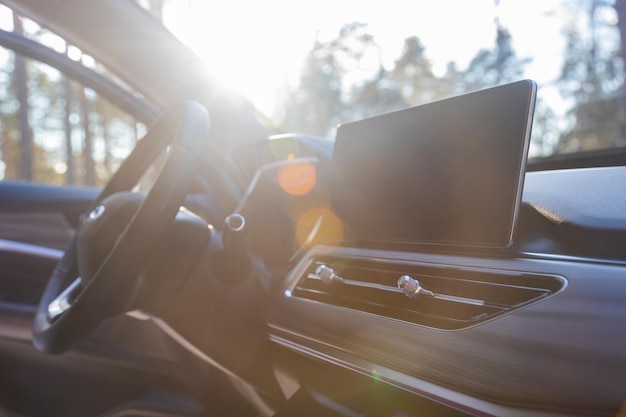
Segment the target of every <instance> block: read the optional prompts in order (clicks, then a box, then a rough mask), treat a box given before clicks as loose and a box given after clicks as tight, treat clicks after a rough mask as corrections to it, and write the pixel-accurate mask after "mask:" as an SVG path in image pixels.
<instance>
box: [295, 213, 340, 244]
mask: <svg viewBox="0 0 626 417" xmlns="http://www.w3.org/2000/svg"><path fill="white" fill-rule="evenodd" d="M343 236H344V228H343V222H342V221H341V219H340V218H339V217H337V215H336V214H335V213H333V212H332V210H329V209H327V208H322V207H318V208H314V209H310V210H307V211H305V212H304V213H303V214H302V215H301V216H300V217H299V218H298V221H297V223H296V241H297V242H298V244H299V245H300V246H304V245H307V246H308V245H314V244H320V243H326V244H328V243H330V242H335V241H339V240H342V239H343Z"/></svg>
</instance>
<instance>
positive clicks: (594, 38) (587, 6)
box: [557, 0, 624, 152]
mask: <svg viewBox="0 0 626 417" xmlns="http://www.w3.org/2000/svg"><path fill="white" fill-rule="evenodd" d="M570 7H571V10H570V13H571V18H570V20H569V22H568V25H567V27H566V28H565V31H564V35H565V39H566V46H565V53H564V60H563V66H562V69H561V75H560V77H559V80H558V84H559V87H560V90H561V94H562V95H563V97H565V98H566V99H569V100H570V101H572V102H573V104H572V107H571V109H570V110H569V112H568V116H569V119H570V125H571V128H569V129H568V130H566V131H564V132H563V133H562V135H561V137H560V138H559V141H558V144H557V150H558V151H559V152H577V151H585V150H592V149H598V148H609V147H613V146H615V145H618V144H619V142H620V141H623V139H622V135H621V130H622V129H623V128H622V126H623V123H624V122H623V120H624V117H623V114H621V112H620V111H619V109H620V99H619V96H620V91H621V89H622V88H623V80H624V70H623V68H624V62H623V59H622V58H621V56H620V49H619V48H620V42H619V39H618V37H619V32H618V31H616V30H615V26H614V24H613V23H612V22H611V20H610V19H608V18H607V15H606V13H600V12H601V11H602V12H604V11H607V10H610V9H611V7H612V6H610V5H609V4H608V3H604V2H600V1H595V0H583V1H580V2H578V3H574V4H573V5H571V6H570ZM616 7H617V5H616ZM581 24H582V25H583V27H581ZM585 24H586V27H585V26H584V25H585Z"/></svg>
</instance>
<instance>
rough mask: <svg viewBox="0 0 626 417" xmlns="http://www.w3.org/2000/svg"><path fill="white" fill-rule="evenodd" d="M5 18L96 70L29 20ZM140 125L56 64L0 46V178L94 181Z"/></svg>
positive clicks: (123, 152) (101, 180) (130, 143)
mask: <svg viewBox="0 0 626 417" xmlns="http://www.w3.org/2000/svg"><path fill="white" fill-rule="evenodd" d="M3 9H4V8H3ZM0 13H2V10H0ZM13 23H14V28H13V29H14V32H16V33H19V34H22V35H24V36H25V37H30V38H39V39H37V40H38V41H40V43H45V42H47V43H49V45H46V46H50V47H52V48H53V49H55V50H57V52H59V50H62V51H63V52H62V53H66V54H67V55H68V56H69V57H70V58H71V59H74V60H76V61H79V62H81V63H82V64H83V65H85V66H88V67H91V69H93V70H96V71H97V72H99V73H102V72H103V70H102V68H99V66H98V64H97V63H96V62H95V61H94V60H93V58H91V57H89V56H86V55H83V54H82V53H81V52H80V50H78V49H77V48H73V47H71V46H70V45H68V44H66V43H65V42H64V41H63V40H62V39H61V38H59V37H58V36H56V35H53V34H51V33H50V32H47V31H46V30H45V29H42V28H40V27H39V26H38V25H37V24H36V23H34V22H32V21H30V20H28V19H20V18H17V17H14V19H13ZM42 40H43V42H41V41H42ZM145 129H146V128H145V125H144V124H143V123H139V122H138V121H137V120H135V118H134V117H133V116H132V115H130V114H128V113H127V112H125V111H123V110H121V109H120V108H118V107H117V106H116V105H114V104H113V103H111V102H110V101H108V100H106V99H104V98H103V97H101V96H99V95H98V94H97V93H96V92H95V91H94V90H92V89H91V88H88V87H86V86H84V85H82V84H80V83H78V82H76V81H74V80H72V79H70V78H68V77H67V76H66V75H64V74H63V73H61V72H60V71H59V70H57V69H56V68H53V67H51V66H49V65H47V64H45V63H42V62H39V61H36V60H33V59H30V58H27V57H25V56H23V55H21V54H18V53H16V52H14V51H12V50H9V49H6V48H2V47H0V180H11V181H32V182H40V183H48V184H70V185H89V186H102V185H103V184H105V183H106V181H107V180H108V179H109V177H110V176H111V174H112V173H113V172H115V170H116V169H117V167H118V166H119V164H120V163H121V161H123V160H124V158H125V157H126V156H127V155H128V153H129V152H130V151H131V150H132V149H133V147H134V145H135V143H136V141H137V140H138V138H140V137H142V136H143V134H144V133H145Z"/></svg>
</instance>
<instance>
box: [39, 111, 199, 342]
mask: <svg viewBox="0 0 626 417" xmlns="http://www.w3.org/2000/svg"><path fill="white" fill-rule="evenodd" d="M208 132H209V116H208V113H207V111H206V109H205V108H204V107H202V106H201V105H200V104H198V103H195V102H185V103H183V104H182V105H181V106H179V107H176V108H174V109H173V110H171V111H168V112H167V113H166V114H164V115H163V116H162V117H160V118H159V119H158V120H157V121H156V122H155V123H154V124H153V125H152V126H151V127H150V129H149V130H148V133H147V134H146V136H145V137H144V138H143V139H142V140H141V141H140V142H139V143H138V145H137V146H136V147H135V149H134V150H133V152H132V153H131V154H130V156H129V157H128V158H127V159H126V160H125V161H124V162H123V163H122V165H121V166H120V167H119V169H118V170H117V172H116V173H115V174H114V175H113V177H112V178H111V179H110V181H109V182H108V184H107V185H106V186H105V187H104V189H103V190H102V192H101V194H100V196H99V197H98V199H97V201H96V203H95V205H94V206H93V208H92V210H91V211H90V213H89V214H87V215H86V216H84V218H83V219H82V221H81V223H80V225H79V226H78V228H77V230H76V233H75V235H74V237H73V239H72V241H71V243H70V245H69V247H68V249H67V250H66V251H65V254H64V255H63V257H62V258H61V260H60V261H59V263H58V264H57V266H56V268H55V269H54V271H53V273H52V275H51V277H50V279H49V281H48V284H47V286H46V288H45V290H44V293H43V296H42V298H41V301H40V303H39V306H38V308H37V313H36V315H35V319H34V323H33V343H34V344H35V346H36V347H37V348H38V349H40V350H42V351H44V352H47V353H62V352H64V351H66V350H67V349H68V348H70V347H71V346H72V345H73V344H74V343H75V342H76V341H78V340H79V339H80V338H81V337H82V336H84V335H86V334H88V333H89V332H90V331H92V330H93V329H94V328H95V327H96V326H97V325H98V324H99V323H100V322H102V321H103V320H104V319H106V318H108V317H111V316H114V315H116V314H120V313H123V312H126V311H129V310H132V309H133V300H134V298H135V295H136V294H135V292H136V289H137V288H138V285H139V281H140V280H139V277H140V275H141V273H142V271H143V270H144V269H145V267H146V266H147V264H148V261H149V259H150V256H151V255H152V254H153V253H154V251H155V248H156V246H157V244H158V243H159V241H161V240H162V239H164V238H166V237H167V231H168V228H169V227H170V226H171V225H172V224H173V223H174V220H175V218H176V214H177V213H178V211H179V209H180V206H181V205H182V204H183V202H184V199H185V196H186V194H187V190H188V188H189V185H190V183H191V181H192V180H193V178H194V175H195V171H196V167H197V166H198V163H199V161H200V158H202V157H203V155H202V154H203V151H204V150H206V146H205V145H206V139H207V135H208ZM163 152H166V154H167V155H166V158H165V162H164V165H163V166H162V168H161V170H160V172H159V173H158V175H157V177H156V180H155V181H154V183H153V185H152V187H151V188H150V190H149V191H148V193H147V194H145V195H144V194H140V193H133V192H131V191H130V190H132V188H133V187H134V186H135V185H136V184H137V182H138V181H139V180H140V178H141V176H142V175H143V173H144V172H145V171H146V170H147V169H148V167H149V166H150V165H151V164H152V163H153V162H154V161H155V160H156V159H157V156H159V155H160V154H161V153H163Z"/></svg>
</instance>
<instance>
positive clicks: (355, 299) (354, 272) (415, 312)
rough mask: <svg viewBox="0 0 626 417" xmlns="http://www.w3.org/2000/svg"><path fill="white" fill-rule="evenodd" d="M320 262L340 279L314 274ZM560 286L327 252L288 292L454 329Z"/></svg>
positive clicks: (526, 277) (536, 277)
mask: <svg viewBox="0 0 626 417" xmlns="http://www.w3.org/2000/svg"><path fill="white" fill-rule="evenodd" d="M320 265H329V266H330V267H332V269H333V271H336V274H337V275H339V276H340V277H341V278H340V279H339V280H337V281H333V282H330V283H326V282H324V280H322V279H320V277H319V276H318V275H317V273H316V270H317V268H318V267H319V266H320ZM402 275H410V276H411V277H412V278H414V279H416V280H419V283H420V285H421V286H422V287H423V288H424V289H427V290H428V291H427V292H426V294H429V295H430V296H426V295H419V296H417V297H415V298H409V297H407V296H405V295H404V294H403V293H402V292H401V291H400V290H399V289H398V288H397V280H398V278H399V277H400V276H402ZM327 282H328V281H327ZM562 285H563V281H562V280H560V279H558V278H556V277H553V276H549V275H541V274H527V273H521V272H507V271H491V270H477V269H469V268H461V267H455V268H451V267H445V266H439V265H415V264H403V263H388V262H378V261H373V260H365V259H363V260H360V259H357V260H355V259H339V258H336V257H330V256H329V257H323V258H320V259H316V260H315V261H314V262H312V263H311V265H310V266H309V267H308V268H307V270H306V271H305V273H304V274H303V276H302V277H300V279H299V280H298V281H297V283H296V285H295V287H293V288H292V291H291V294H292V296H293V297H298V298H304V299H309V300H313V301H317V302H322V303H326V304H331V305H336V306H341V307H345V308H349V309H353V310H359V311H363V312H367V313H371V314H376V315H380V316H385V317H389V318H392V319H398V320H403V321H408V322H412V323H415V324H419V325H423V326H428V327H433V328H438V329H442V330H458V329H462V328H465V327H468V326H471V325H474V324H477V323H480V322H482V321H485V320H488V319H491V318H494V317H497V316H499V315H502V314H504V313H507V312H509V311H512V310H514V309H516V308H520V307H522V306H525V305H528V304H529V303H532V302H535V301H537V300H540V299H542V298H544V297H546V296H549V295H550V294H553V293H554V292H556V291H558V290H559V289H560V288H561V287H562ZM420 294H422V292H420ZM446 296H447V298H446ZM472 300H473V301H476V302H471V301H472Z"/></svg>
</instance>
